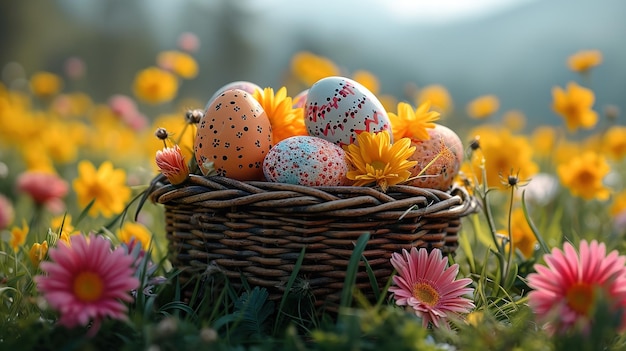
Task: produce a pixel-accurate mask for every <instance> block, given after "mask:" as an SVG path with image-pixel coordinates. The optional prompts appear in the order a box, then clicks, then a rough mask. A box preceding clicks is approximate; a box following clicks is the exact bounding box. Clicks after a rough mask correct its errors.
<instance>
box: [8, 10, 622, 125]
mask: <svg viewBox="0 0 626 351" xmlns="http://www.w3.org/2000/svg"><path fill="white" fill-rule="evenodd" d="M625 16H626V1H623V0H602V1H598V0H544V1H540V0H474V1H467V0H437V1H434V0H431V1H428V0H412V1H411V0H359V1H356V0H350V1H336V0H314V1H288V0H136V1H129V0H108V1H99V0H31V1H2V2H0V33H1V34H0V35H1V41H0V42H1V43H2V44H1V45H2V47H1V48H2V49H1V50H0V67H2V68H3V71H2V78H3V80H4V81H5V84H7V83H6V82H10V83H11V84H14V85H19V84H22V83H24V82H26V81H27V79H28V77H29V76H30V75H31V74H33V73H34V72H36V71H40V70H45V71H50V72H54V73H58V74H61V75H62V73H63V67H64V64H65V62H66V60H67V59H68V58H69V57H78V58H81V59H82V60H83V61H84V62H85V64H86V68H87V71H86V74H85V76H84V77H83V78H82V79H81V80H80V81H78V82H73V83H72V85H71V86H66V90H72V89H77V90H78V89H80V90H82V91H85V92H87V93H88V94H89V95H90V96H91V97H92V98H93V99H94V100H96V101H104V100H106V99H107V98H109V97H110V96H111V95H113V94H128V95H132V86H131V85H132V81H133V78H134V76H135V74H136V73H137V72H138V71H139V70H141V69H143V68H145V67H147V66H150V65H154V61H155V56H156V55H157V53H158V52H160V51H163V50H173V49H175V48H176V41H177V38H178V37H179V36H180V35H181V33H184V32H192V33H195V34H196V35H197V36H198V37H199V39H200V47H199V50H198V51H197V52H196V53H195V54H194V57H195V58H196V59H197V61H198V64H199V67H200V72H199V74H198V76H197V77H196V78H195V79H193V80H191V81H188V82H185V83H184V84H183V85H182V86H181V89H180V91H179V97H186V98H192V99H197V100H198V101H202V102H203V103H204V102H205V101H206V100H207V99H208V98H209V97H210V96H211V95H212V94H213V93H214V92H215V90H216V89H218V88H220V87H221V86H223V85H224V84H226V83H228V82H232V81H236V80H247V81H251V82H254V83H256V84H258V85H259V86H261V87H266V86H269V87H274V88H275V89H277V88H279V87H280V86H282V85H284V84H285V80H286V76H287V74H288V71H289V65H290V60H291V58H292V57H293V55H294V54H295V53H297V52H299V51H310V52H313V53H315V54H317V55H321V56H325V57H327V58H329V59H331V60H333V61H334V62H335V63H336V64H337V65H339V66H340V67H342V68H344V69H345V70H347V71H349V72H350V71H354V70H361V69H362V70H368V71H370V72H371V73H373V74H374V75H376V76H377V77H378V79H379V80H380V91H381V93H385V94H391V95H394V96H396V97H397V98H398V99H404V98H406V96H405V93H406V90H407V86H408V87H421V86H425V85H429V84H441V85H443V86H445V87H446V88H447V89H448V90H449V92H450V95H451V96H452V99H453V101H454V105H455V107H456V108H457V109H461V110H462V109H463V107H464V106H465V104H467V103H468V102H469V101H470V100H472V99H474V98H475V97H477V96H479V95H484V94H494V95H496V96H497V97H498V98H499V99H500V111H506V110H510V109H518V110H521V111H523V112H524V114H525V115H526V117H527V119H528V121H529V124H532V123H533V122H541V123H548V124H550V123H552V124H557V123H561V120H560V118H559V117H558V116H557V115H556V114H555V113H554V112H553V111H552V110H551V108H550V105H551V102H552V95H551V89H552V88H553V87H554V86H561V87H564V86H565V85H566V84H567V82H568V81H572V80H579V78H580V76H579V75H578V74H577V73H575V72H572V71H570V70H569V69H568V68H567V66H566V60H567V57H568V56H570V55H571V54H573V53H575V52H577V51H579V50H585V49H597V50H600V51H601V52H602V54H603V58H604V59H603V63H602V64H601V65H600V66H598V67H595V68H594V69H593V71H592V75H591V77H590V78H591V80H590V81H589V82H590V85H591V87H592V88H593V89H594V91H595V93H596V104H595V109H596V111H599V112H602V110H603V108H604V107H605V106H606V105H615V106H617V107H618V108H619V109H620V110H621V111H622V112H623V111H626V45H625V44H626V41H625V39H624V35H625V34H626V20H625ZM20 82H22V83H20ZM289 93H290V95H292V96H295V95H296V94H297V93H298V92H297V91H289ZM620 118H621V119H622V122H621V124H624V123H623V117H620Z"/></svg>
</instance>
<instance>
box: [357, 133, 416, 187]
mask: <svg viewBox="0 0 626 351" xmlns="http://www.w3.org/2000/svg"><path fill="white" fill-rule="evenodd" d="M390 140H391V138H390V135H389V133H388V132H386V131H382V132H379V133H374V134H371V133H369V132H362V133H360V134H359V135H358V136H357V143H356V144H350V145H348V146H347V155H348V159H349V160H350V161H351V162H352V165H353V166H354V170H351V171H348V174H347V176H348V179H350V180H354V185H356V186H364V185H368V184H370V183H375V184H376V185H378V186H380V188H381V189H382V191H383V192H385V191H387V188H388V187H389V186H391V185H395V184H398V183H401V182H404V181H406V180H407V179H409V177H410V176H411V172H410V169H411V168H412V167H413V166H415V165H416V164H417V161H408V160H407V159H408V158H409V157H411V155H413V153H414V152H415V146H411V139H409V138H402V139H399V140H398V141H396V142H395V143H393V144H391V143H390Z"/></svg>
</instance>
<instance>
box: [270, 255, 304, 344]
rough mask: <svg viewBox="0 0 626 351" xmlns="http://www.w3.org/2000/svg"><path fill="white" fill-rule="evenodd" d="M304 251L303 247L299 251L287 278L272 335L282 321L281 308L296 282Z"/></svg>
mask: <svg viewBox="0 0 626 351" xmlns="http://www.w3.org/2000/svg"><path fill="white" fill-rule="evenodd" d="M305 251H306V247H305V246H303V247H302V250H301V251H300V256H298V259H297V260H296V264H295V266H294V267H293V272H291V275H290V276H289V280H288V281H287V286H286V287H285V293H284V294H283V297H282V298H281V299H280V304H279V305H278V313H277V317H276V322H275V323H274V333H275V332H276V328H278V325H279V324H280V321H281V320H282V318H281V317H282V311H283V307H285V303H286V302H287V296H288V295H289V292H290V291H291V288H292V287H293V284H294V283H295V282H296V278H298V273H299V272H300V267H302V262H303V261H304V252H305Z"/></svg>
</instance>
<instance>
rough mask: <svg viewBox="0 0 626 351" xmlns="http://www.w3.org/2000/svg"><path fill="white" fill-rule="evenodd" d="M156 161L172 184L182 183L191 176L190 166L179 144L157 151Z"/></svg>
mask: <svg viewBox="0 0 626 351" xmlns="http://www.w3.org/2000/svg"><path fill="white" fill-rule="evenodd" d="M156 163H157V166H158V167H159V170H160V171H161V173H163V175H164V176H165V177H166V178H167V180H169V181H170V183H172V185H178V184H181V183H182V182H184V181H185V180H187V178H188V177H189V167H188V166H187V162H185V157H183V154H182V152H181V150H180V147H178V145H174V147H165V148H163V150H159V151H157V153H156Z"/></svg>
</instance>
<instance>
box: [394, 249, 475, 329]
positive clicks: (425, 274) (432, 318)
mask: <svg viewBox="0 0 626 351" xmlns="http://www.w3.org/2000/svg"><path fill="white" fill-rule="evenodd" d="M391 264H392V265H393V267H394V268H395V269H396V271H397V272H398V274H397V275H395V276H394V277H393V282H394V283H395V284H396V285H397V286H392V287H390V288H389V291H390V292H392V293H393V294H394V299H395V301H396V304H397V305H399V306H410V307H411V308H413V310H415V314H416V315H417V316H418V317H420V318H422V322H423V324H424V327H428V324H429V323H432V324H433V325H434V326H435V327H440V326H442V322H444V321H446V323H445V324H444V326H446V327H449V324H448V323H447V317H448V316H449V315H450V314H458V313H467V312H469V311H470V310H471V309H472V308H474V307H475V306H474V303H473V302H472V301H471V300H470V299H467V298H464V297H461V296H462V295H465V294H471V293H472V292H473V291H474V289H473V288H467V287H466V286H467V285H468V284H470V283H471V282H472V280H471V279H469V278H463V279H459V280H456V276H457V274H458V273H459V265H458V264H453V265H452V266H450V267H448V259H447V258H446V257H442V254H441V251H440V250H432V251H431V252H430V253H428V250H426V249H424V248H421V249H419V251H418V250H417V248H415V247H414V248H412V249H411V252H410V253H409V252H408V251H407V250H405V249H403V250H402V255H400V254H399V253H396V252H394V253H393V254H392V256H391Z"/></svg>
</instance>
